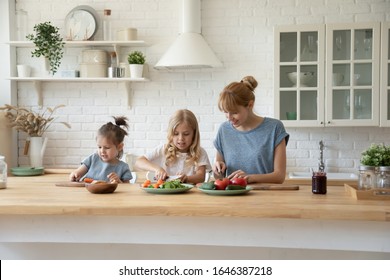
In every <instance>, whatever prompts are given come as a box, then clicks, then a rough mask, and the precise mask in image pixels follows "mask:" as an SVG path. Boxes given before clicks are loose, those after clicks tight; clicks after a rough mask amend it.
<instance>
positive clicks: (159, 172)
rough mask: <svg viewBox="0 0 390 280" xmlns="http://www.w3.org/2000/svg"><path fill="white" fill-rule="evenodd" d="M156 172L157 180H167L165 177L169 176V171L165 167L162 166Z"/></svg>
mask: <svg viewBox="0 0 390 280" xmlns="http://www.w3.org/2000/svg"><path fill="white" fill-rule="evenodd" d="M154 174H155V175H154V176H155V179H156V180H163V181H165V179H166V178H167V177H168V173H167V172H166V171H165V169H163V168H161V167H160V168H159V169H156V170H155V173H154Z"/></svg>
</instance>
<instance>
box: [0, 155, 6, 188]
mask: <svg viewBox="0 0 390 280" xmlns="http://www.w3.org/2000/svg"><path fill="white" fill-rule="evenodd" d="M6 187H7V163H6V162H5V157H4V156H0V189H5V188H6Z"/></svg>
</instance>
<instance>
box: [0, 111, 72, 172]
mask: <svg viewBox="0 0 390 280" xmlns="http://www.w3.org/2000/svg"><path fill="white" fill-rule="evenodd" d="M64 106H65V105H57V106H56V107H54V108H50V107H47V108H46V109H45V110H44V111H43V112H34V111H32V110H28V109H25V108H21V107H17V106H12V105H8V104H5V106H4V107H0V110H4V111H5V117H6V118H7V119H8V121H9V123H10V126H11V127H14V128H15V129H16V130H18V131H23V132H25V133H27V134H28V135H29V139H28V140H27V141H26V146H25V149H24V151H25V152H24V154H25V155H27V154H28V152H29V151H30V153H29V154H30V164H31V166H32V167H41V166H42V159H43V155H44V152H45V149H46V143H47V140H48V138H47V137H43V134H44V132H45V131H46V130H47V129H48V128H49V127H50V125H51V124H52V123H53V122H54V120H55V118H54V117H53V114H54V113H55V111H56V110H57V109H58V108H61V107H64ZM60 123H61V124H63V125H65V126H66V127H67V128H70V127H71V126H70V125H69V124H68V123H67V122H60Z"/></svg>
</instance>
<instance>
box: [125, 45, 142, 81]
mask: <svg viewBox="0 0 390 280" xmlns="http://www.w3.org/2000/svg"><path fill="white" fill-rule="evenodd" d="M127 61H128V62H129V64H130V77H131V78H142V72H143V69H144V68H143V67H144V63H145V55H144V54H143V53H142V52H140V51H133V52H131V53H129V55H128V57H127Z"/></svg>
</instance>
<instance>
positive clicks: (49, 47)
mask: <svg viewBox="0 0 390 280" xmlns="http://www.w3.org/2000/svg"><path fill="white" fill-rule="evenodd" d="M34 31H35V33H36V34H35V35H34V34H28V35H27V36H26V38H27V39H28V40H31V41H33V43H34V44H35V46H36V48H35V50H34V51H32V52H31V55H32V56H33V57H34V56H35V57H41V56H43V57H45V58H46V59H48V61H49V72H50V73H52V75H54V74H55V73H56V72H57V70H58V67H59V66H60V64H61V59H62V57H63V55H64V45H65V43H64V42H63V39H62V37H61V35H60V34H59V28H58V27H56V26H53V25H52V24H51V22H43V23H39V24H36V25H35V26H34Z"/></svg>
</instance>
